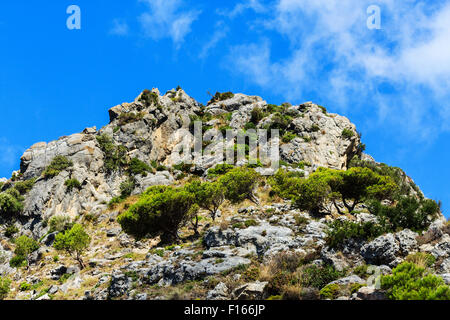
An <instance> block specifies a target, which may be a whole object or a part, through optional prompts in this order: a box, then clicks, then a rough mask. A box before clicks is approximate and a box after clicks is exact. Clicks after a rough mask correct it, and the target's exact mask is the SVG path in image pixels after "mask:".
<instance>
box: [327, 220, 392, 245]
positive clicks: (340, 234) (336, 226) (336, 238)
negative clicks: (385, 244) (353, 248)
mask: <svg viewBox="0 0 450 320" xmlns="http://www.w3.org/2000/svg"><path fill="white" fill-rule="evenodd" d="M385 232H386V230H385V229H384V228H383V227H381V226H380V225H378V224H376V223H373V222H365V223H357V222H352V221H347V220H334V221H333V222H332V223H331V224H330V225H329V229H328V230H327V237H326V243H327V245H328V246H329V247H330V248H340V247H341V246H343V245H344V243H345V241H347V240H350V239H353V240H358V241H366V240H372V239H374V238H376V237H378V236H380V235H382V234H383V233H385Z"/></svg>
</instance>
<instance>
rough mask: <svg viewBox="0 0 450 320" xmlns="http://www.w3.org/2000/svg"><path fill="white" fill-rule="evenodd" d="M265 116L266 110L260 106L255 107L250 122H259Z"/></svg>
mask: <svg viewBox="0 0 450 320" xmlns="http://www.w3.org/2000/svg"><path fill="white" fill-rule="evenodd" d="M264 117H265V114H264V112H263V111H262V110H261V108H259V107H254V108H253V109H252V112H251V113H250V122H251V123H253V124H255V125H256V124H258V123H259V122H260V121H261V120H262V119H263V118H264Z"/></svg>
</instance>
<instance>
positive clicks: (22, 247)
mask: <svg viewBox="0 0 450 320" xmlns="http://www.w3.org/2000/svg"><path fill="white" fill-rule="evenodd" d="M14 243H15V245H16V249H15V250H14V253H15V254H16V256H19V257H24V258H25V259H26V261H27V264H28V263H29V256H30V254H31V253H33V252H34V251H36V250H37V249H39V244H38V243H37V242H36V240H34V239H33V238H29V237H27V236H20V237H18V238H17V239H16V240H14Z"/></svg>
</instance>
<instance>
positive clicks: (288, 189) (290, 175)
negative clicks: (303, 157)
mask: <svg viewBox="0 0 450 320" xmlns="http://www.w3.org/2000/svg"><path fill="white" fill-rule="evenodd" d="M303 175H304V174H303V173H300V172H295V171H293V172H290V171H287V170H285V169H279V170H278V171H277V172H276V173H275V174H274V175H273V176H271V177H270V178H269V179H268V182H269V184H270V186H271V187H272V190H273V192H275V193H276V194H277V195H279V196H280V197H282V198H284V199H291V198H293V197H294V196H296V195H297V194H298V188H299V186H300V184H301V183H302V182H303V180H304V179H303V178H302V177H303Z"/></svg>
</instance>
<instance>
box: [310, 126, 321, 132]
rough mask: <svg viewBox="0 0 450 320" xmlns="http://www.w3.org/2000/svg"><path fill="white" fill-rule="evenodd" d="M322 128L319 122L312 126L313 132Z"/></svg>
mask: <svg viewBox="0 0 450 320" xmlns="http://www.w3.org/2000/svg"><path fill="white" fill-rule="evenodd" d="M319 130H320V127H319V126H318V125H317V124H313V125H312V126H311V131H312V132H317V131H319Z"/></svg>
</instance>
